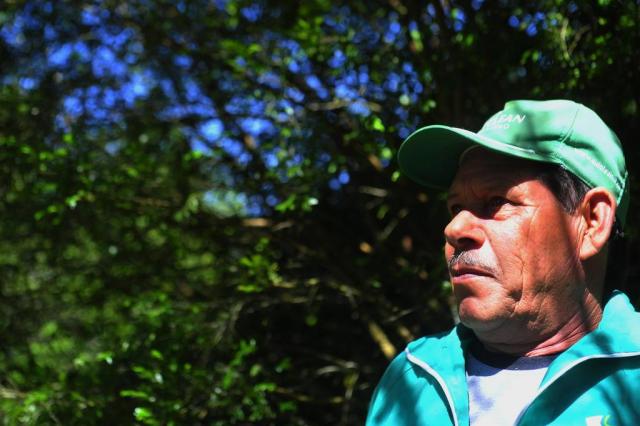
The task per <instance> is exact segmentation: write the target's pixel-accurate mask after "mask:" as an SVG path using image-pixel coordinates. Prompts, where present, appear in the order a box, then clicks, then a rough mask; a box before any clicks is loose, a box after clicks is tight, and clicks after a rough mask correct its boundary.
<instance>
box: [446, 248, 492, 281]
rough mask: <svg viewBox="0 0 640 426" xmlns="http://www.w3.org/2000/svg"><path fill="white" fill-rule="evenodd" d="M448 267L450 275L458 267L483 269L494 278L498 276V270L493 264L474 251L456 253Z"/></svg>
mask: <svg viewBox="0 0 640 426" xmlns="http://www.w3.org/2000/svg"><path fill="white" fill-rule="evenodd" d="M447 265H448V267H449V273H451V271H452V269H453V268H454V267H455V266H458V267H468V268H477V269H481V270H483V271H485V272H488V273H489V274H491V275H493V276H496V275H497V274H498V268H497V267H496V266H495V265H494V264H493V263H490V262H487V261H486V260H485V259H482V258H481V257H480V256H479V255H478V254H477V253H475V252H472V251H461V252H458V253H454V254H453V256H451V259H449V261H448V262H447Z"/></svg>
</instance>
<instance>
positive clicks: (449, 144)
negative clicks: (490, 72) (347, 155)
mask: <svg viewBox="0 0 640 426" xmlns="http://www.w3.org/2000/svg"><path fill="white" fill-rule="evenodd" d="M474 146H482V147H485V148H487V149H490V150H493V151H497V152H500V153H502V154H505V155H510V156H513V157H518V158H524V159H528V160H533V161H541V162H544V163H553V164H558V165H560V166H562V167H564V168H565V169H566V170H568V171H570V172H572V173H573V174H574V175H576V176H577V177H578V178H580V179H581V180H583V181H584V182H585V183H586V184H587V185H588V186H589V187H590V188H595V187H597V186H602V187H604V188H606V189H608V190H609V191H610V192H611V193H612V194H613V196H614V197H615V199H616V201H617V203H618V208H617V212H616V216H617V220H618V221H619V222H620V226H621V228H622V227H623V226H624V222H625V218H626V216H627V210H628V208H629V183H628V177H627V169H626V166H625V160H624V154H623V152H622V146H621V145H620V141H619V140H618V137H617V136H616V135H615V133H613V131H612V130H611V129H609V127H608V126H607V125H606V124H605V123H604V121H602V119H601V118H600V117H599V116H598V115H597V114H596V113H595V112H593V111H592V110H591V109H589V108H587V107H585V106H584V105H581V104H579V103H576V102H573V101H568V100H551V101H531V100H517V101H509V102H507V103H506V104H505V106H504V109H503V110H502V111H500V112H498V113H496V114H494V115H493V116H492V117H491V118H489V120H487V122H486V123H484V126H482V129H480V131H478V132H477V133H474V132H470V131H468V130H465V129H459V128H456V127H449V126H442V125H432V126H427V127H423V128H421V129H418V130H416V131H415V132H413V133H412V134H411V135H410V136H409V137H408V138H407V139H406V140H405V141H404V142H403V143H402V145H401V146H400V150H399V151H398V162H399V163H400V169H401V170H402V172H403V173H404V174H405V175H406V176H408V177H409V178H410V179H412V180H414V181H416V182H417V183H419V184H421V185H425V186H430V187H434V188H439V189H447V188H449V186H450V184H451V182H452V181H453V178H454V176H455V174H456V171H457V169H458V165H459V161H460V158H461V155H463V153H464V152H465V151H466V150H468V149H469V148H471V147H474Z"/></svg>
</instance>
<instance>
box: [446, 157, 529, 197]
mask: <svg viewBox="0 0 640 426" xmlns="http://www.w3.org/2000/svg"><path fill="white" fill-rule="evenodd" d="M538 170H539V166H538V165H536V164H535V163H533V162H531V161H527V160H522V159H520V158H516V157H511V156H507V155H503V154H500V153H497V152H494V151H490V150H487V149H484V148H475V149H472V150H469V151H467V152H466V153H465V154H464V155H463V156H462V157H461V161H460V165H459V167H458V170H457V172H456V175H455V177H454V179H453V182H452V183H451V186H450V187H449V192H450V194H449V197H451V196H454V195H455V191H456V189H457V187H459V186H460V185H466V184H469V183H474V184H477V185H482V186H485V185H487V186H495V187H500V188H502V187H511V186H514V185H517V184H518V183H521V182H523V181H525V180H529V179H534V178H535V176H536V174H537V171H538Z"/></svg>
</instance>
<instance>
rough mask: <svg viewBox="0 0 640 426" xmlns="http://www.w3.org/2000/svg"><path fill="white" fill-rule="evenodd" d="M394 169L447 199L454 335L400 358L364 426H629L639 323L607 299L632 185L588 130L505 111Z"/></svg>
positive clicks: (556, 109) (591, 124) (429, 132)
mask: <svg viewBox="0 0 640 426" xmlns="http://www.w3.org/2000/svg"><path fill="white" fill-rule="evenodd" d="M398 160H399V163H400V167H401V169H402V171H403V172H404V173H405V174H406V175H407V176H408V177H410V178H411V179H413V180H415V181H416V182H418V183H420V184H423V185H428V186H433V187H437V188H448V189H449V193H448V201H447V206H448V209H449V212H450V214H451V220H450V222H449V224H448V225H447V226H446V228H445V230H444V235H445V249H444V251H445V256H446V260H447V262H448V265H449V273H450V277H451V283H452V285H453V291H454V294H455V297H456V300H457V303H458V313H459V317H460V324H459V325H458V326H456V327H455V328H454V329H453V330H452V331H450V332H448V333H444V334H441V335H436V336H430V337H426V338H422V339H419V340H417V341H414V342H412V343H410V344H409V345H408V346H407V348H406V349H405V351H404V352H403V353H402V354H400V355H398V356H397V357H396V359H395V360H394V361H393V362H392V363H391V365H390V366H389V368H388V369H387V371H386V373H385V374H384V376H383V378H382V380H381V381H380V383H379V385H378V387H377V388H376V391H375V393H374V396H373V399H372V401H371V405H370V408H369V415H368V417H367V424H368V425H446V424H453V425H467V424H471V425H513V424H518V425H549V424H558V425H589V426H590V425H610V426H613V425H638V424H640V314H638V313H636V312H635V311H634V309H633V307H632V306H631V304H630V303H629V300H628V298H627V297H626V296H625V295H624V294H622V293H621V292H618V291H614V292H609V291H606V290H605V289H606V288H608V286H606V285H605V284H608V285H612V284H611V283H605V271H606V265H607V256H608V246H609V240H610V238H611V237H612V235H613V234H614V233H615V230H621V229H622V227H623V225H624V221H625V218H626V214H627V209H628V205H629V195H628V194H629V192H628V179H627V172H626V166H625V161H624V156H623V153H622V149H621V147H620V143H619V141H618V139H617V137H616V136H615V135H614V133H613V132H612V131H611V130H610V129H609V128H608V127H607V126H606V124H605V123H604V122H603V121H602V120H601V119H600V117H598V116H597V115H596V113H594V112H593V111H591V110H590V109H588V108H586V107H585V106H583V105H580V104H577V103H574V102H571V101H565V100H554V101H511V102H508V103H507V104H506V105H505V107H504V109H503V110H502V111H500V112H498V113H497V114H495V115H493V116H492V117H491V118H490V119H489V120H488V121H487V122H486V123H485V125H484V126H483V127H482V129H481V130H480V131H479V132H478V133H473V132H470V131H467V130H464V129H458V128H453V127H446V126H440V125H434V126H428V127H425V128H422V129H420V130H418V131H416V132H415V133H413V134H412V135H411V136H409V138H408V139H407V140H406V141H405V142H404V143H403V145H402V146H401V148H400V151H399V153H398ZM613 285H615V283H614V284H613Z"/></svg>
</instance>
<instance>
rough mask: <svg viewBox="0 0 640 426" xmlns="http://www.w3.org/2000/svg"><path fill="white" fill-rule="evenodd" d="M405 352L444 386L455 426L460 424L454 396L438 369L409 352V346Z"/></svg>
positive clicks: (408, 357) (412, 360)
mask: <svg viewBox="0 0 640 426" xmlns="http://www.w3.org/2000/svg"><path fill="white" fill-rule="evenodd" d="M404 352H405V353H406V354H407V359H408V360H409V361H411V362H412V363H414V364H416V365H417V366H419V367H420V368H422V369H423V370H424V371H426V372H427V373H428V374H429V375H431V377H433V378H434V379H436V381H437V382H438V384H439V385H440V387H441V388H442V392H444V396H445V397H446V398H447V403H448V404H449V409H450V410H451V415H452V417H453V426H458V415H457V414H456V407H455V405H454V404H453V398H452V397H451V392H449V388H448V387H447V385H446V383H445V382H444V380H443V379H442V377H441V376H440V375H439V374H438V373H437V372H436V370H434V369H433V368H431V366H430V365H429V364H427V363H426V362H424V361H422V360H421V359H419V358H417V357H415V356H413V355H412V354H411V352H409V348H405V350H404Z"/></svg>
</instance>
